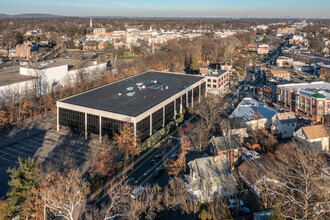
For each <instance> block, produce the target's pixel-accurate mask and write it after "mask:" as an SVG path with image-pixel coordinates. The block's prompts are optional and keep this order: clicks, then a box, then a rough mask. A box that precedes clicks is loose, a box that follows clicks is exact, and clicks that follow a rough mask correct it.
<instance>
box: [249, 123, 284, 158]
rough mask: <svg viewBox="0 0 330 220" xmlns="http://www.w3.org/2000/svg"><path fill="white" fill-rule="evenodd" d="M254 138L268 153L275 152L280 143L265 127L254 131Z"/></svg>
mask: <svg viewBox="0 0 330 220" xmlns="http://www.w3.org/2000/svg"><path fill="white" fill-rule="evenodd" d="M252 134H253V137H254V140H255V141H256V142H258V143H259V144H260V147H261V148H262V150H263V151H264V152H266V153H269V152H273V151H274V150H275V148H276V146H277V144H278V141H277V140H276V138H275V137H274V135H272V134H269V133H268V132H267V131H266V130H265V129H258V130H254V131H253V132H252Z"/></svg>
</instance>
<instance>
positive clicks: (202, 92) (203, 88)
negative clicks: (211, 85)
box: [201, 82, 206, 97]
mask: <svg viewBox="0 0 330 220" xmlns="http://www.w3.org/2000/svg"><path fill="white" fill-rule="evenodd" d="M205 93H206V83H205V82H203V83H202V85H201V96H202V97H205Z"/></svg>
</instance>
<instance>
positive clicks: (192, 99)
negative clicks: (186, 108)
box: [191, 89, 194, 108]
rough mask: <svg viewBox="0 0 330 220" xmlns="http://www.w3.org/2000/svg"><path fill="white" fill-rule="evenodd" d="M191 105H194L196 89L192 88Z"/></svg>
mask: <svg viewBox="0 0 330 220" xmlns="http://www.w3.org/2000/svg"><path fill="white" fill-rule="evenodd" d="M191 107H192V108H193V107H194V89H192V90H191Z"/></svg>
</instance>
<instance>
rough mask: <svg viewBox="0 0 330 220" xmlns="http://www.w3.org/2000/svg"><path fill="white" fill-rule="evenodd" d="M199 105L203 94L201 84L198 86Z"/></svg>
mask: <svg viewBox="0 0 330 220" xmlns="http://www.w3.org/2000/svg"><path fill="white" fill-rule="evenodd" d="M198 91H199V93H198V103H199V102H201V92H202V86H201V84H199V85H198Z"/></svg>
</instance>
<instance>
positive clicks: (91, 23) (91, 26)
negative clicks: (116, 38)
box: [89, 18, 93, 28]
mask: <svg viewBox="0 0 330 220" xmlns="http://www.w3.org/2000/svg"><path fill="white" fill-rule="evenodd" d="M89 27H90V28H93V18H91V19H90V21H89Z"/></svg>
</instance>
